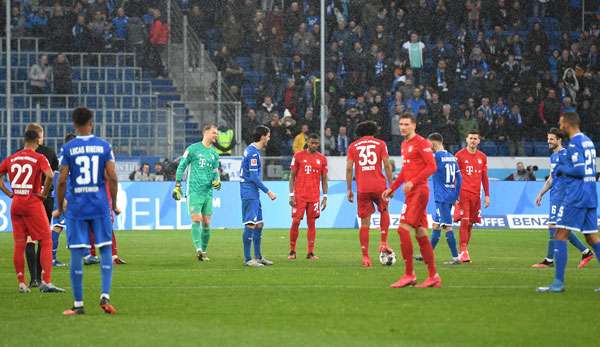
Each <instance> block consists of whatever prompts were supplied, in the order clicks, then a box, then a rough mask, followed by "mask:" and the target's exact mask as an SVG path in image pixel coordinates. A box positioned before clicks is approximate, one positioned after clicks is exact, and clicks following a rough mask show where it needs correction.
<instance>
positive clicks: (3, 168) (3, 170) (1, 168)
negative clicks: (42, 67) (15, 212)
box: [0, 161, 13, 199]
mask: <svg viewBox="0 0 600 347" xmlns="http://www.w3.org/2000/svg"><path fill="white" fill-rule="evenodd" d="M7 173H8V164H7V163H6V161H3V162H2V164H0V190H1V191H2V192H3V193H4V194H6V196H8V197H9V198H11V199H12V197H13V192H11V191H10V190H9V189H8V188H7V187H6V185H5V184H4V176H6V174H7Z"/></svg>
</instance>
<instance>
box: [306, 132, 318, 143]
mask: <svg viewBox="0 0 600 347" xmlns="http://www.w3.org/2000/svg"><path fill="white" fill-rule="evenodd" d="M308 139H309V140H319V141H320V140H321V136H319V134H317V133H310V134H309V135H308Z"/></svg>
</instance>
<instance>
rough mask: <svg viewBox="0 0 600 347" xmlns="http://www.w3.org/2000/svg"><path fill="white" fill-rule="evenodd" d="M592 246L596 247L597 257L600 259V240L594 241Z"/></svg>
mask: <svg viewBox="0 0 600 347" xmlns="http://www.w3.org/2000/svg"><path fill="white" fill-rule="evenodd" d="M592 248H593V249H594V253H595V254H596V259H598V261H600V242H598V243H594V244H593V245H592Z"/></svg>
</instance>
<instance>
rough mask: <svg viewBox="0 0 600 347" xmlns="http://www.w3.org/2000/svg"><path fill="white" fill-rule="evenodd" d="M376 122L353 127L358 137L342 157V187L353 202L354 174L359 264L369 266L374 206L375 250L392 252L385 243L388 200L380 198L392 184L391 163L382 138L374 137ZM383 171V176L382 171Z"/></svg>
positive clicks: (388, 223)
mask: <svg viewBox="0 0 600 347" xmlns="http://www.w3.org/2000/svg"><path fill="white" fill-rule="evenodd" d="M377 130H378V126H377V123H375V122H372V121H365V122H361V123H359V124H358V126H357V127H356V135H357V136H359V139H358V140H356V141H354V142H352V143H351V144H350V146H348V157H347V159H346V186H347V197H348V201H350V202H354V192H352V177H353V174H352V171H353V170H354V175H355V176H356V187H357V191H358V196H357V203H358V217H359V218H360V231H359V234H358V235H359V236H358V237H359V240H360V248H361V251H362V265H363V266H364V267H370V266H371V258H370V257H369V227H370V226H371V215H372V214H373V212H375V207H374V206H373V205H375V206H377V210H378V211H379V213H380V215H381V218H380V221H381V222H380V230H381V240H380V241H379V252H386V253H392V249H391V248H390V247H389V246H388V242H387V241H388V230H389V227H390V214H389V211H388V200H386V199H383V198H382V196H381V194H382V193H383V191H384V190H385V189H386V188H387V184H386V177H387V182H388V183H389V184H390V185H391V184H392V166H391V165H390V160H389V155H388V151H387V146H386V144H385V142H384V141H382V140H379V139H377V138H375V135H377ZM382 166H383V169H384V170H385V177H384V176H383V173H382Z"/></svg>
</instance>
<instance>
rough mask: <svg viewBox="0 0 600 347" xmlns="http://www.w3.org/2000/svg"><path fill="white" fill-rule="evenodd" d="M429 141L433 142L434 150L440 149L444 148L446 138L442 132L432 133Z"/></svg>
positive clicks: (428, 137)
mask: <svg viewBox="0 0 600 347" xmlns="http://www.w3.org/2000/svg"><path fill="white" fill-rule="evenodd" d="M427 139H428V140H429V142H431V148H432V149H433V151H434V152H437V151H440V150H443V149H444V138H443V137H442V134H440V133H432V134H430V135H429V136H427Z"/></svg>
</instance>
